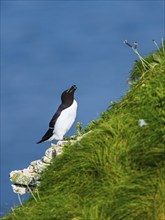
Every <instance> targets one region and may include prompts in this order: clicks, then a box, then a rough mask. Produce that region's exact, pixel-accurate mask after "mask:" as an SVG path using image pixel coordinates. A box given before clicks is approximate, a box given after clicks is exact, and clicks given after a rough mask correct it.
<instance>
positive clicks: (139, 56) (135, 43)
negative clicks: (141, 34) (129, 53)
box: [124, 40, 152, 70]
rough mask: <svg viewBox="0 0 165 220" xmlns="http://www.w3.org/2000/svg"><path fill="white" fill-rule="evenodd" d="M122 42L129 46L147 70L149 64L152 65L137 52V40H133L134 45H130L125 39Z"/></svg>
mask: <svg viewBox="0 0 165 220" xmlns="http://www.w3.org/2000/svg"><path fill="white" fill-rule="evenodd" d="M124 44H126V45H127V46H129V47H131V49H132V50H133V51H134V53H135V54H136V55H137V56H138V58H139V59H140V61H141V63H142V66H143V68H144V69H145V70H147V69H148V68H149V66H152V65H151V64H150V63H148V62H147V61H146V60H145V59H144V58H143V57H142V56H141V55H140V54H139V52H138V49H137V48H138V42H137V41H135V42H134V46H132V45H131V44H130V43H129V42H128V41H127V40H125V41H124Z"/></svg>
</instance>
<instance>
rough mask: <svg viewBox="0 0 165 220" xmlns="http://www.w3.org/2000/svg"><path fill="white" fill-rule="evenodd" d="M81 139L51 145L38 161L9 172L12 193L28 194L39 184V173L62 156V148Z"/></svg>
mask: <svg viewBox="0 0 165 220" xmlns="http://www.w3.org/2000/svg"><path fill="white" fill-rule="evenodd" d="M82 137H83V135H82V136H81V137H77V139H76V140H69V141H58V142H57V144H51V147H50V148H48V149H47V150H46V151H45V155H44V156H43V157H42V158H41V159H40V160H35V161H33V162H31V163H30V165H29V166H28V167H27V168H25V169H23V170H14V171H11V172H10V174H9V176H10V181H11V182H13V184H12V188H13V191H14V193H17V194H21V195H23V194H26V193H30V192H31V191H32V190H34V189H35V188H36V187H37V186H38V185H40V183H41V173H42V172H43V171H45V169H46V168H47V167H48V166H49V165H50V164H51V163H52V159H53V158H54V157H56V156H58V155H60V154H62V148H63V146H64V145H65V144H74V143H75V142H77V141H80V140H81V138H82Z"/></svg>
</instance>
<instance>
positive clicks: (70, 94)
mask: <svg viewBox="0 0 165 220" xmlns="http://www.w3.org/2000/svg"><path fill="white" fill-rule="evenodd" d="M76 89H77V86H76V85H73V86H72V87H71V88H70V89H67V90H65V91H64V92H63V93H62V95H61V101H62V104H65V105H67V106H70V105H71V104H72V103H73V100H74V92H75V91H76Z"/></svg>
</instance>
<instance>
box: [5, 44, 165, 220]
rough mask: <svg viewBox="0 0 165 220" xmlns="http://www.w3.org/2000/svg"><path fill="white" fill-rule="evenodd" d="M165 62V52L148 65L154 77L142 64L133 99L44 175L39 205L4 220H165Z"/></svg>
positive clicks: (92, 127)
mask: <svg viewBox="0 0 165 220" xmlns="http://www.w3.org/2000/svg"><path fill="white" fill-rule="evenodd" d="M164 55H165V54H164V47H163V48H160V49H159V50H158V51H157V52H156V53H154V54H153V55H150V56H148V57H147V58H145V60H146V62H148V64H149V65H148V69H146V68H144V66H143V65H142V64H141V61H138V63H137V64H135V66H134V68H133V71H132V73H131V78H132V80H133V84H132V86H131V89H130V90H129V91H128V92H127V94H126V96H125V97H124V98H123V99H122V100H121V101H120V102H119V103H111V105H110V106H109V108H108V109H107V111H105V112H104V113H102V115H101V116H100V118H99V119H98V120H96V121H92V122H91V123H90V124H89V125H88V126H87V128H85V129H84V130H83V131H82V126H81V123H79V124H78V125H77V134H78V135H81V134H82V133H86V132H88V131H92V132H90V133H88V134H87V135H85V136H84V137H83V138H82V139H81V141H80V142H77V143H76V144H74V145H71V146H69V145H67V146H65V147H64V152H63V154H62V155H60V156H58V157H57V158H55V159H54V161H53V163H52V164H51V166H50V167H49V168H48V170H47V171H46V172H45V173H43V176H42V184H41V186H40V187H39V189H38V192H37V193H35V192H34V196H33V197H35V198H37V200H34V198H31V199H30V200H28V201H26V202H25V203H23V207H21V206H19V207H17V208H15V209H13V213H11V214H9V215H7V216H5V217H4V218H3V219H4V220H10V219H11V220H12V219H17V220H22V219H25V220H26V219H27V220H34V219H35V220H46V219H48V220H51V219H52V220H53V219H55V220H68V219H71V220H142V219H144V220H164V219H165V209H164V205H165V185H164V180H165V175H164V173H165V89H164V85H165V59H164ZM153 57H154V59H153ZM143 62H144V61H143ZM141 119H143V120H144V121H145V122H146V124H145V125H143V126H140V125H139V120H141Z"/></svg>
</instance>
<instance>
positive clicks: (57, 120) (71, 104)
mask: <svg viewBox="0 0 165 220" xmlns="http://www.w3.org/2000/svg"><path fill="white" fill-rule="evenodd" d="M76 89H77V87H76V86H75V85H73V86H72V87H71V88H70V89H68V90H65V91H64V92H63V93H62V95H61V102H62V103H61V105H60V106H59V107H58V109H57V111H56V113H55V114H54V115H53V117H52V119H51V121H50V122H49V129H48V130H47V132H46V133H45V134H44V136H43V137H42V139H41V140H40V141H38V142H37V144H39V143H41V142H44V141H52V140H63V137H64V135H65V134H66V133H67V132H68V131H69V129H70V128H71V126H72V125H73V123H74V121H75V118H76V115H77V102H76V100H75V99H74V92H75V90H76Z"/></svg>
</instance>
